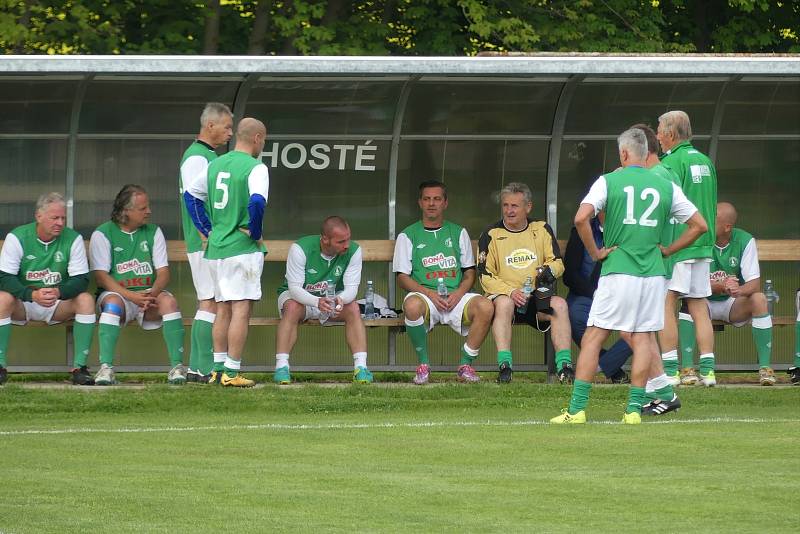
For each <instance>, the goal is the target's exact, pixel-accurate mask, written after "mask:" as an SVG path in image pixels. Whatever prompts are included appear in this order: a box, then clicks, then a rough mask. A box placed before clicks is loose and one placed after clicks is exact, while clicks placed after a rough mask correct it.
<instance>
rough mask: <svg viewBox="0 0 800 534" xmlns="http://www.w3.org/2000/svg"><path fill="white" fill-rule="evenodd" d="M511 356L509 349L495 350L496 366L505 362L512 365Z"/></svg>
mask: <svg viewBox="0 0 800 534" xmlns="http://www.w3.org/2000/svg"><path fill="white" fill-rule="evenodd" d="M512 359H513V358H512V357H511V351H510V350H498V351H497V366H498V367H499V366H501V365H503V363H507V364H508V365H512V363H511V362H512Z"/></svg>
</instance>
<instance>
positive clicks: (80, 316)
mask: <svg viewBox="0 0 800 534" xmlns="http://www.w3.org/2000/svg"><path fill="white" fill-rule="evenodd" d="M95 321H97V316H96V315H95V314H93V313H76V314H75V322H76V323H81V324H94V323H95Z"/></svg>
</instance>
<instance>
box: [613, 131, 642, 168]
mask: <svg viewBox="0 0 800 534" xmlns="http://www.w3.org/2000/svg"><path fill="white" fill-rule="evenodd" d="M617 146H618V147H619V150H620V152H622V149H623V148H624V149H626V150H627V151H628V152H629V153H630V154H631V155H632V156H634V157H635V158H636V159H638V160H641V161H644V160H646V159H647V136H646V135H645V134H644V132H643V131H642V130H641V129H640V128H630V129H628V130H625V131H624V132H622V133H621V134H620V136H619V137H617Z"/></svg>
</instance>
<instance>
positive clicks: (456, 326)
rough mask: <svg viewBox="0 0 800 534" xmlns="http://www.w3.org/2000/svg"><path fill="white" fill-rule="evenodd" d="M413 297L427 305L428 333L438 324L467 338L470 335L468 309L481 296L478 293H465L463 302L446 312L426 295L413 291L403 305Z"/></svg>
mask: <svg viewBox="0 0 800 534" xmlns="http://www.w3.org/2000/svg"><path fill="white" fill-rule="evenodd" d="M411 296H416V297H419V298H421V299H422V300H424V301H425V305H426V306H428V324H427V327H428V332H430V331H431V330H433V327H434V326H436V325H437V324H446V325H448V326H449V327H450V328H452V329H453V330H455V331H456V332H458V333H459V335H462V336H466V335H467V334H469V323H468V322H467V315H466V308H467V303H468V302H469V301H470V300H472V299H473V298H474V297H479V296H480V295H478V294H477V293H464V296H463V297H461V300H459V301H458V304H456V305H455V306H454V307H453V309H452V310H449V311H446V312H440V311H439V309H438V308H437V307H436V306H435V305H434V304H433V302H431V299H429V298H428V297H427V296H426V295H423V294H422V293H416V292H413V291H412V292H411V293H409V294H408V295H406V298H405V299H403V303H405V301H406V300H408V298H409V297H411Z"/></svg>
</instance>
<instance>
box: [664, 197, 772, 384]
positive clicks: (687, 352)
mask: <svg viewBox="0 0 800 534" xmlns="http://www.w3.org/2000/svg"><path fill="white" fill-rule="evenodd" d="M736 218H737V213H736V208H734V207H733V204H731V203H729V202H720V203H719V204H717V230H716V233H717V242H716V244H715V245H714V258H713V261H712V263H711V293H712V295H711V296H710V297H709V298H708V311H709V313H710V315H711V320H712V321H724V322H726V323H728V324H731V325H733V326H735V327H741V326H744V325H746V324H751V323H752V325H753V341H754V342H755V345H756V351H757V352H758V367H759V372H758V375H759V383H760V384H761V385H762V386H771V385H773V384H774V383H775V382H776V380H775V373H774V372H773V370H772V368H771V367H770V358H771V356H772V317H771V316H770V314H769V311H768V308H767V297H765V296H764V293H762V292H761V271H760V268H759V265H758V249H757V248H756V240H755V239H754V238H753V236H752V235H750V234H749V233H747V232H745V231H744V230H742V229H740V228H736V227H735V225H736ZM678 328H679V331H680V333H681V368H682V373H681V374H682V375H683V376H682V380H681V383H683V384H685V385H689V384H693V383H696V382H697V378H696V376H695V374H694V372H693V371H694V369H693V361H692V353H693V352H694V350H693V349H694V322H693V321H692V317H691V315H689V314H687V313H681V314H680V315H679V327H678ZM692 378H694V380H692Z"/></svg>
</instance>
